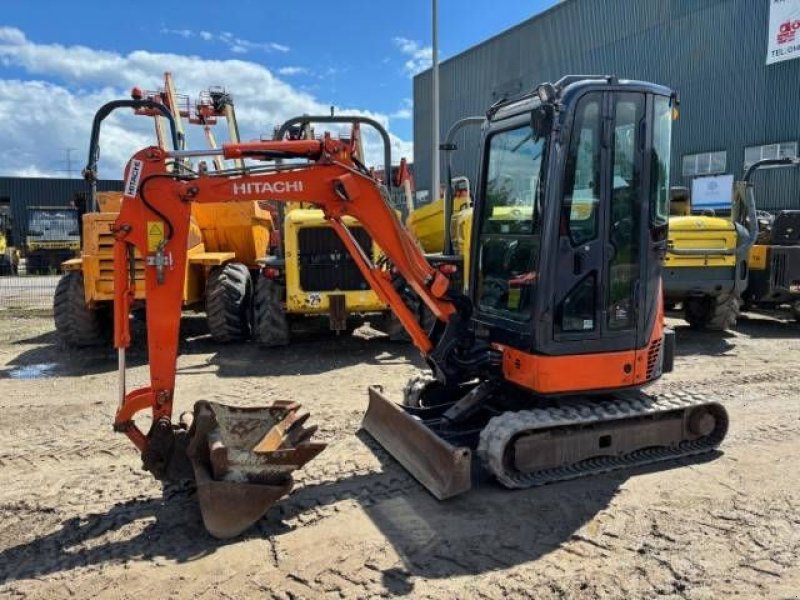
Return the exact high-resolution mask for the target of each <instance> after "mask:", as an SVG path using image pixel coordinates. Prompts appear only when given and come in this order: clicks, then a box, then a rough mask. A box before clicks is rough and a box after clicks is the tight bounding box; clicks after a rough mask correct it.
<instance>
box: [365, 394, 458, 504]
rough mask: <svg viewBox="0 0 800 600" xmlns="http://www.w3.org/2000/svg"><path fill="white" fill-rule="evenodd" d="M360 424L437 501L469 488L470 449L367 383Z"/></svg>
mask: <svg viewBox="0 0 800 600" xmlns="http://www.w3.org/2000/svg"><path fill="white" fill-rule="evenodd" d="M361 427H362V428H363V429H364V430H366V431H367V433H369V434H370V435H371V436H372V437H373V438H375V440H376V441H377V442H378V443H379V444H380V445H381V446H383V447H384V448H385V449H386V450H387V451H388V452H389V454H391V455H392V456H393V457H394V458H395V459H396V460H397V461H398V462H399V463H400V464H401V465H403V466H404V467H405V468H406V470H408V472H409V473H411V474H412V475H413V476H414V477H415V478H416V480H417V481H419V482H420V483H421V484H422V485H424V486H425V487H426V488H427V489H428V491H429V492H430V493H431V494H433V495H434V496H435V497H436V498H438V499H439V500H445V499H447V498H451V497H453V496H456V495H458V494H461V493H463V492H466V491H469V489H470V488H471V487H472V478H471V463H472V452H471V450H470V449H469V448H466V447H457V446H453V445H451V444H448V443H447V442H446V441H445V440H443V439H442V438H440V437H438V436H437V435H436V434H435V433H434V432H433V431H431V430H430V429H428V427H426V426H425V425H424V424H423V423H422V421H420V420H418V419H415V418H414V417H412V416H411V415H409V414H408V413H406V412H405V411H404V410H403V409H402V408H401V407H399V406H398V405H397V404H395V403H394V402H391V401H390V400H388V399H387V398H386V397H385V396H384V395H383V392H382V390H381V388H380V387H377V386H370V388H369V406H368V407H367V412H366V414H365V415H364V420H363V421H362V423H361Z"/></svg>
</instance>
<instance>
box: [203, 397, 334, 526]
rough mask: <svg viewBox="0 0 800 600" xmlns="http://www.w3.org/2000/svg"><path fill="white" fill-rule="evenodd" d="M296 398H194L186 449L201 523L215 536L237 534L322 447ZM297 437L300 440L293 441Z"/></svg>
mask: <svg viewBox="0 0 800 600" xmlns="http://www.w3.org/2000/svg"><path fill="white" fill-rule="evenodd" d="M299 409H300V404H298V403H296V402H275V403H273V404H271V405H268V406H263V407H243V408H240V407H234V406H227V405H225V404H219V403H216V402H206V401H201V402H197V403H196V404H195V407H194V420H193V424H192V428H191V430H190V432H189V436H190V442H189V445H188V448H187V454H188V456H189V459H190V460H191V463H192V468H193V470H194V476H195V482H196V484H197V498H198V501H199V503H200V512H201V513H202V516H203V523H204V524H205V526H206V529H208V532H209V533H210V534H211V535H213V536H214V537H217V538H230V537H234V536H237V535H239V534H240V533H242V532H243V531H245V530H246V529H247V528H248V527H250V526H251V525H253V524H254V523H255V522H256V521H258V520H259V519H260V518H261V517H262V516H263V515H264V514H265V513H266V512H267V511H268V510H269V508H270V507H271V506H272V505H273V504H275V502H277V501H278V500H279V499H280V498H281V497H282V496H284V495H286V494H288V493H289V492H290V491H291V489H292V484H293V481H292V472H293V471H294V470H296V469H299V468H301V467H302V466H303V465H305V464H306V463H307V462H308V461H310V460H311V459H312V458H314V457H315V456H316V455H317V454H319V453H320V452H322V450H324V449H325V444H312V443H309V442H308V441H307V440H308V438H309V437H310V435H311V434H312V433H313V431H314V429H315V428H313V427H312V428H308V429H306V428H304V423H305V421H306V419H307V417H306V416H305V414H302V413H301V414H299V415H298V410H299ZM296 440H300V442H299V443H296Z"/></svg>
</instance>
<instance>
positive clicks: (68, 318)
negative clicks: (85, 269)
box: [53, 271, 114, 348]
mask: <svg viewBox="0 0 800 600" xmlns="http://www.w3.org/2000/svg"><path fill="white" fill-rule="evenodd" d="M53 317H54V319H55V322H56V331H58V334H59V336H60V337H61V339H62V340H63V341H64V343H65V344H67V345H68V346H73V347H76V348H85V347H88V346H104V345H107V344H109V343H110V341H111V336H112V334H113V331H114V327H113V320H112V315H111V310H110V306H101V307H98V308H94V309H93V308H90V307H88V306H87V305H86V297H85V294H84V289H83V273H82V272H81V271H67V272H66V273H64V274H63V275H62V276H61V279H59V280H58V285H57V286H56V292H55V296H54V298H53Z"/></svg>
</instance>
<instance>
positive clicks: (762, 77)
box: [414, 0, 800, 211]
mask: <svg viewBox="0 0 800 600" xmlns="http://www.w3.org/2000/svg"><path fill="white" fill-rule="evenodd" d="M774 1H778V0H602V1H599V0H564V1H563V2H560V3H559V4H557V5H556V6H554V7H552V8H550V9H549V10H546V11H544V12H543V13H540V14H538V15H536V16H534V17H532V18H531V19H528V20H527V21H524V22H523V23H520V24H519V25H517V26H515V27H513V28H511V29H509V30H507V31H504V32H502V33H500V34H498V35H497V36H495V37H493V38H490V39H488V40H486V41H485V42H482V43H480V44H478V45H477V46H474V47H472V48H470V49H468V50H466V51H465V52H462V53H461V54H458V55H456V56H453V57H452V58H449V59H447V60H445V61H443V62H442V63H441V66H440V90H441V99H440V107H441V108H440V115H441V116H440V123H441V129H442V130H441V133H440V135H441V136H442V139H444V135H445V133H446V132H447V129H448V128H449V127H450V125H451V124H452V123H454V122H455V121H456V120H458V119H460V118H462V117H466V116H471V115H481V114H483V113H485V111H486V109H487V108H488V107H489V106H490V105H491V104H492V103H493V102H496V101H497V100H499V99H502V98H504V97H510V96H513V95H515V94H519V93H521V92H524V91H527V90H530V89H532V88H534V87H535V86H536V85H537V84H538V83H540V82H542V81H555V80H557V79H559V78H560V77H561V76H563V75H567V74H583V73H586V74H600V75H606V74H608V75H616V76H618V77H620V78H626V79H643V80H648V81H653V82H656V83H660V84H664V85H667V86H670V87H671V88H673V89H675V90H677V91H678V92H679V94H680V99H681V109H680V113H681V117H680V120H679V121H678V122H677V123H676V125H675V128H674V134H673V147H672V155H673V163H672V184H673V185H686V186H689V185H690V184H691V181H692V179H693V178H694V177H698V176H705V175H718V174H732V175H734V176H736V177H738V176H741V174H742V172H743V169H744V167H745V164H746V163H748V162H750V161H752V160H757V159H758V158H762V157H763V158H766V157H772V156H777V155H791V154H793V155H797V154H798V142H799V141H800V60H786V61H784V62H779V63H776V64H771V65H767V64H766V63H767V60H766V59H767V52H768V37H769V35H768V33H769V26H768V25H769V13H770V3H771V2H774ZM498 10H502V7H498ZM431 104H432V101H431V72H430V70H428V71H425V72H423V73H421V74H419V75H417V76H416V77H415V78H414V163H415V176H416V182H417V188H418V189H429V187H430V178H431V172H430V163H431V147H430V138H431V135H430V131H431ZM479 138H480V134H479V132H478V131H477V130H476V129H472V130H471V131H470V130H467V131H464V132H463V133H462V134H460V135H459V136H458V137H457V140H456V141H457V143H458V145H459V150H458V151H456V152H455V153H454V154H453V166H454V168H453V174H454V175H467V176H468V177H469V178H470V180H471V181H472V183H473V185H475V183H476V181H475V177H476V175H477V172H478V154H479V150H478V149H479V145H478V142H479ZM442 174H443V175H442V179H444V170H442ZM755 183H756V186H757V190H758V199H757V202H758V205H759V208H762V209H766V210H773V211H774V210H780V209H787V208H800V169H793V168H776V169H770V170H768V171H762V172H759V173H758V174H757V175H756V179H755Z"/></svg>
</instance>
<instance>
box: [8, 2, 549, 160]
mask: <svg viewBox="0 0 800 600" xmlns="http://www.w3.org/2000/svg"><path fill="white" fill-rule="evenodd" d="M44 4H46V5H47V8H46V10H43V9H42V7H43V5H44ZM553 4H555V0H531V1H527V2H522V1H516V0H506V1H504V2H501V3H498V2H489V1H488V0H472V1H458V0H440V7H439V12H440V57H441V58H442V59H445V58H447V57H448V56H452V55H454V54H457V53H458V52H460V51H462V50H464V49H466V48H468V47H470V46H472V45H474V44H476V43H478V42H480V41H482V40H484V39H486V38H488V37H490V36H492V35H495V34H497V33H499V32H500V31H502V30H504V29H507V28H508V27H511V26H513V25H515V24H516V23H518V22H520V21H522V20H524V19H526V18H528V17H530V16H532V15H534V14H536V13H538V12H540V11H541V10H544V9H546V8H548V7H550V6H552V5H553ZM500 5H502V9H499V8H498V7H499V6H500ZM43 13H44V14H46V15H47V18H43ZM429 45H430V3H429V2H428V1H427V0H412V1H410V2H393V3H389V2H374V1H373V2H369V1H366V0H348V1H345V2H339V3H332V2H317V1H313V0H312V1H309V0H306V1H304V2H269V1H264V0H260V1H254V0H237V1H236V2H219V1H217V2H213V3H212V2H203V1H194V2H187V1H183V2H162V3H157V4H147V3H145V4H135V3H129V2H124V3H123V2H110V1H106V2H97V1H94V0H89V1H87V0H82V1H81V2H80V3H79V5H77V4H76V3H71V2H61V1H59V2H46V3H42V2H36V3H32V2H18V1H15V0H12V1H10V2H4V3H3V16H2V21H0V123H3V122H5V124H4V125H2V124H0V137H3V138H4V139H7V140H8V139H10V140H11V141H12V143H15V142H16V143H19V144H22V145H23V147H21V148H18V149H17V152H12V150H14V149H13V148H6V149H5V150H3V151H0V152H2V154H0V160H2V163H0V174H9V171H10V172H14V173H24V174H57V173H54V172H53V171H54V170H57V169H54V167H53V165H57V164H58V163H59V160H61V159H63V156H62V155H63V153H64V148H65V147H75V148H77V151H76V152H77V153H78V154H80V155H81V156H82V155H83V153H84V147H85V146H86V140H87V138H88V123H81V121H83V120H90V118H91V113H93V111H94V110H95V109H96V108H97V106H99V104H100V103H102V101H104V100H105V99H110V98H111V97H113V96H114V95H115V94H117V95H118V94H125V93H126V92H127V90H128V89H129V88H130V87H131V86H130V83H131V82H132V81H136V82H138V85H141V86H142V87H145V88H155V87H157V86H158V85H159V83H160V73H161V72H162V71H164V70H172V71H173V73H174V75H175V78H176V82H177V85H178V87H179V91H185V92H187V93H189V94H190V95H192V96H196V95H197V93H198V92H199V91H200V89H202V88H204V87H207V86H208V85H225V86H227V87H228V88H229V89H230V90H231V91H232V92H233V94H234V96H235V97H236V98H237V102H238V101H241V107H242V108H241V110H240V112H239V118H240V122H241V124H242V125H243V130H244V131H245V136H248V135H249V136H250V137H257V136H258V135H260V134H261V133H263V132H264V131H269V130H270V129H271V127H272V126H273V125H274V124H275V123H273V122H267V121H269V120H275V121H278V120H282V119H283V118H287V117H289V116H294V115H295V114H296V111H297V110H302V111H309V110H315V109H319V107H323V106H327V105H330V104H334V105H336V106H338V107H341V108H342V110H353V111H364V112H367V113H369V114H372V115H374V116H378V117H380V118H381V119H382V120H383V121H384V122H385V123H386V124H387V125H388V126H389V128H390V131H391V133H392V134H393V136H394V137H395V138H396V144H395V146H396V147H395V154H397V153H398V152H403V153H406V154H407V153H408V152H409V148H410V141H411V131H412V126H411V125H412V122H411V118H410V115H411V111H410V98H411V95H412V94H411V91H412V80H411V75H412V73H413V72H414V71H416V70H420V69H421V68H423V67H425V66H427V64H429V62H428V61H429V56H430V54H429ZM20 95H21V96H20ZM59 99H61V101H60V102H59ZM260 99H263V101H264V102H263V106H259V100H260ZM15 102H18V103H19V105H18V106H17V107H16V110H14V108H15V107H14V105H15ZM92 103H94V104H95V105H92V106H90V105H91V104H92ZM237 106H239V104H238V103H237ZM26 107H28V108H27V109H26ZM25 110H31V111H34V112H36V113H37V114H36V115H35V118H34V117H32V116H31V115H30V114H26V115H23V116H22V117H20V114H19V113H20V112H21V111H25ZM293 111H294V112H293ZM49 113H52V114H49ZM9 119H10V122H9ZM49 119H52V121H50V122H48V121H49ZM260 119H263V120H264V122H263V124H262V121H259V120H260ZM75 121H78V122H75ZM47 125H50V127H49V128H48V127H47ZM112 126H113V127H115V128H118V129H119V131H117V132H116V133H119V134H122V133H123V132H122V130H123V129H130V128H131V127H132V131H131V132H125V133H126V135H123V136H122V138H123V144H122V146H124V149H125V151H127V150H128V146H131V145H132V144H134V143H140V142H141V141H142V136H143V135H145V129H144V128H145V127H146V124H145V123H142V122H141V121H137V122H135V123H134V124H133V125H131V126H130V127H129V121H125V122H123V121H118V122H115V123H113V124H112ZM12 127H13V128H15V130H11V129H10V128H12ZM36 127H40V128H42V129H43V131H42V132H41V135H38V134H37V132H35V131H32V130H33V129H34V128H36ZM25 128H29V131H27V132H26V131H24V129H25ZM47 129H49V130H50V132H51V133H50V134H47V133H46V130H47ZM258 129H261V131H258ZM84 131H85V132H87V133H86V136H84V137H81V132H84ZM53 132H55V137H54V135H53ZM25 133H30V134H31V135H27V136H26V135H25ZM128 134H129V135H128ZM26 139H27V140H33V141H28V142H26V141H25V140H26ZM36 140H40V141H43V142H45V141H48V140H49V142H50V144H51V146H52V145H53V144H52V142H55V143H56V144H57V145H58V147H52V148H50V149H49V150H46V151H45V150H43V149H38V150H37V148H36V147H34V146H33V145H31V144H32V143H35V141H36ZM26 145H28V146H30V147H26ZM43 155H46V156H43ZM14 156H16V158H14ZM122 156H123V154H122V153H121V152H120V153H119V154H118V155H116V156H114V155H112V156H110V163H112V164H113V165H114V166H115V167H116V166H118V165H117V163H119V162H120V161H121V160H123V159H122ZM59 157H60V158H59ZM29 164H30V165H31V168H27V165H29ZM61 166H62V167H63V165H61Z"/></svg>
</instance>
